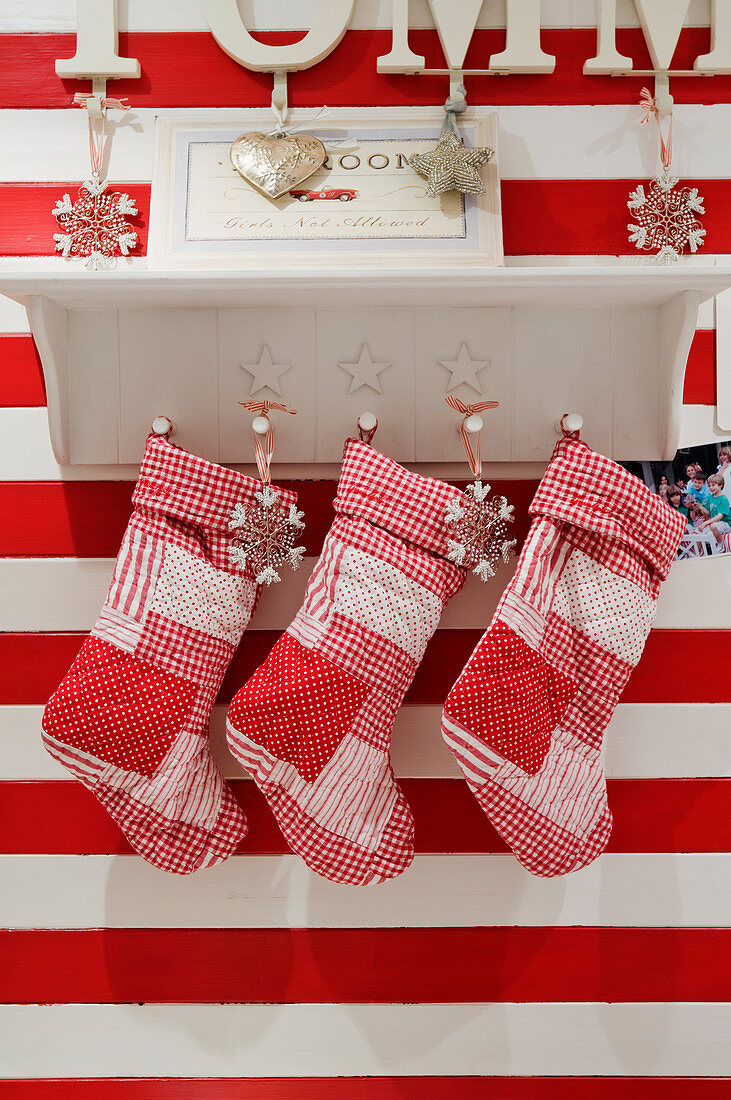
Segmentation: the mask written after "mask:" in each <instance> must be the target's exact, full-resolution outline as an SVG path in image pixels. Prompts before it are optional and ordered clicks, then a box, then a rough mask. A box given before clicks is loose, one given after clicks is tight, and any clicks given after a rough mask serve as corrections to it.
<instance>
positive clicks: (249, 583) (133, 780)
mask: <svg viewBox="0 0 731 1100" xmlns="http://www.w3.org/2000/svg"><path fill="white" fill-rule="evenodd" d="M260 488H261V486H260V485H259V483H258V482H256V481H254V480H253V479H252V478H248V477H244V476H243V475H242V474H238V473H235V472H234V471H232V470H226V469H224V468H223V467H221V466H216V465H214V464H213V463H211V462H206V461H204V460H203V459H200V458H196V457H195V456H193V455H191V454H187V453H186V452H185V451H182V450H180V449H179V448H177V447H174V446H173V445H172V444H171V443H169V442H168V441H167V440H166V439H160V438H155V437H150V439H149V440H148V442H147V449H146V451H145V456H144V460H143V462H142V466H141V469H140V477H139V480H138V482H137V487H136V488H135V492H134V496H133V498H132V499H133V506H134V510H133V512H132V517H131V519H130V522H129V526H128V527H127V531H126V533H125V536H124V540H123V542H122V546H121V549H120V551H119V556H118V558H117V562H116V565H115V568H114V574H113V577H112V583H111V586H110V588H109V593H108V595H107V599H106V602H105V604H104V607H103V608H102V612H101V614H100V616H99V619H98V620H97V623H96V626H95V627H94V629H93V630H92V632H91V634H90V636H89V637H88V638H87V639H86V641H85V642H84V644H83V646H82V648H81V651H80V652H79V655H78V657H77V658H76V660H75V661H74V663H73V665H72V666H71V669H70V670H69V672H68V674H67V676H66V678H65V679H64V681H63V683H62V684H61V686H60V687H59V688H58V690H57V691H56V692H55V694H54V695H53V696H52V698H51V699H50V700H49V702H48V705H47V707H46V710H45V713H44V716H43V740H44V743H45V746H46V748H47V749H48V751H49V752H50V753H51V755H52V756H54V757H55V758H56V759H57V760H59V761H60V762H61V763H62V764H63V765H64V766H65V767H66V768H68V769H69V771H70V772H71V773H72V774H73V775H75V776H76V777H77V778H78V779H80V780H81V782H82V783H83V784H84V786H86V787H88V788H89V790H91V791H92V792H93V794H94V795H95V796H96V797H97V798H98V799H99V801H100V802H101V804H102V805H103V806H104V808H105V809H106V810H107V811H108V813H109V814H111V816H112V817H113V818H114V820H115V821H116V822H117V824H118V825H119V827H120V828H121V829H122V831H123V832H124V834H125V836H126V837H127V839H128V840H129V842H130V844H131V845H132V847H133V848H134V849H135V851H137V852H138V853H139V854H140V855H141V856H143V857H144V858H145V859H146V860H149V862H150V863H153V864H155V865H156V866H157V867H161V868H162V869H163V870H166V871H175V872H178V873H180V874H187V873H188V872H190V871H195V870H197V869H198V868H200V867H210V866H212V865H213V864H215V863H218V862H219V861H220V860H222V859H225V858H226V856H228V855H230V853H231V852H232V851H233V850H234V848H235V847H236V845H237V844H238V842H239V841H240V840H241V839H242V837H244V836H245V834H246V821H245V818H244V816H243V814H242V812H241V810H240V808H239V806H238V805H237V803H236V801H235V800H234V798H233V795H232V794H231V791H230V790H229V788H228V787H227V785H226V784H225V782H224V780H223V778H222V776H221V775H220V773H219V771H218V769H217V768H216V766H215V765H214V763H213V760H212V759H211V755H210V751H209V745H208V720H209V717H210V713H211V707H212V705H213V702H214V700H215V698H216V695H217V693H218V689H219V687H220V684H221V680H222V679H223V675H224V673H225V671H226V668H227V667H228V664H229V662H230V660H231V657H232V656H233V654H234V652H235V650H236V647H237V645H238V643H239V640H240V638H241V635H242V633H243V630H244V628H245V627H246V625H247V623H248V621H249V619H250V617H251V614H252V612H253V609H254V606H255V603H256V598H257V586H256V583H255V581H254V577H253V574H252V572H251V570H250V569H249V570H243V571H242V570H241V569H238V568H237V567H236V566H235V565H234V564H233V562H232V558H231V547H230V538H229V534H230V532H229V518H230V515H231V512H232V509H233V508H234V506H235V505H237V504H240V503H243V504H244V505H246V504H251V503H252V502H253V500H254V493H255V491H256V490H258V489H260ZM279 492H280V495H281V497H282V498H283V499H284V500H285V501H286V503H294V501H295V496H294V494H292V493H287V492H284V491H282V490H279Z"/></svg>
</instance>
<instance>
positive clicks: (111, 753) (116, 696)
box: [44, 638, 196, 776]
mask: <svg viewBox="0 0 731 1100" xmlns="http://www.w3.org/2000/svg"><path fill="white" fill-rule="evenodd" d="M195 693H196V686H195V684H191V683H190V682H189V681H186V680H183V679H181V678H180V677H178V676H173V675H171V673H169V672H158V671H157V670H156V669H155V668H153V667H152V665H149V664H146V663H145V662H144V661H140V660H137V658H135V657H131V656H130V655H129V654H128V653H123V652H122V651H120V650H119V649H117V648H116V646H113V645H110V644H109V643H108V642H105V641H102V640H101V639H100V638H87V640H86V641H85V642H84V644H83V646H82V647H81V651H80V652H79V655H78V657H77V658H76V660H75V661H74V663H73V665H72V666H71V669H70V670H69V673H68V675H67V676H66V679H65V680H64V682H63V684H62V685H61V687H60V689H59V690H58V691H57V692H56V694H55V695H54V696H53V698H52V699H51V701H50V703H49V705H48V707H47V709H46V713H45V717H44V726H45V729H46V731H47V732H48V733H49V734H50V735H51V736H52V737H54V738H55V739H56V740H57V741H61V742H63V743H64V744H66V745H73V746H75V747H76V748H81V749H83V750H84V751H85V752H87V753H90V754H92V755H93V756H95V757H97V758H98V759H99V760H104V761H106V762H107V763H110V764H116V765H117V767H120V768H125V769H126V770H127V771H133V772H138V773H139V774H140V775H146V776H150V775H152V774H153V772H154V770H155V768H156V767H157V765H158V764H159V763H160V761H161V760H162V759H163V757H164V756H165V755H166V754H167V752H168V750H169V749H170V746H171V745H172V744H173V741H174V740H175V738H176V737H177V735H178V732H179V730H180V728H181V726H182V724H183V720H184V719H185V717H186V715H187V714H188V712H189V711H190V708H191V704H192V701H193V697H194V696H195Z"/></svg>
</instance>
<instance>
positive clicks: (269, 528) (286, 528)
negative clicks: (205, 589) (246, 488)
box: [228, 485, 305, 587]
mask: <svg viewBox="0 0 731 1100" xmlns="http://www.w3.org/2000/svg"><path fill="white" fill-rule="evenodd" d="M254 498H255V500H256V503H255V504H253V505H251V506H250V507H248V508H247V507H246V506H245V505H243V504H237V505H236V507H235V508H234V510H233V512H232V513H231V518H230V520H229V523H228V528H229V531H231V532H232V538H231V557H232V559H233V561H234V562H235V563H236V565H239V566H241V567H242V568H244V567H245V566H247V565H249V566H251V568H252V570H253V571H254V575H255V577H256V583H257V584H265V585H267V587H268V586H269V585H270V584H276V583H277V582H278V581H280V580H281V579H282V578H281V576H280V575H279V570H280V569H281V568H282V566H283V565H290V566H291V567H292V569H297V568H298V566H299V565H301V563H302V557H303V555H304V552H305V548H304V546H296V545H295V543H296V541H297V539H298V538H299V532H300V531H302V530H303V529H304V526H305V525H304V522H303V519H302V517H303V516H304V512H300V511H298V510H297V508H296V506H295V505H294V504H290V505H289V508H286V506H284V505H283V504H282V502H281V501H280V499H279V494H278V493H277V491H276V489H273V488H272V486H271V485H262V487H261V491H260V492H257V493H254Z"/></svg>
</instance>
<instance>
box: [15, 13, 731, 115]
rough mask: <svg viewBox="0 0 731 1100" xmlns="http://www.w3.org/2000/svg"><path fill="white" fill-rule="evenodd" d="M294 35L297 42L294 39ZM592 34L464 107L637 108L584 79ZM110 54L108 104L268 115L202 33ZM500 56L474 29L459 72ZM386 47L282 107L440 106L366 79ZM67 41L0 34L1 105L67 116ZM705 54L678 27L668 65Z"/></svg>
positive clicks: (385, 43)
mask: <svg viewBox="0 0 731 1100" xmlns="http://www.w3.org/2000/svg"><path fill="white" fill-rule="evenodd" d="M297 37H299V35H295V36H294V38H297ZM257 38H259V39H260V40H261V41H264V42H268V43H272V44H277V43H279V44H282V43H285V42H290V41H292V40H293V36H292V35H291V34H286V33H282V32H267V33H264V34H257ZM596 41H597V35H596V30H595V29H593V28H591V27H587V28H577V29H573V28H558V29H555V28H554V29H546V30H543V31H542V34H541V42H542V45H543V48H544V50H546V52H547V53H550V54H553V55H554V56H555V57H556V71H555V72H554V73H552V74H550V75H529V74H528V75H524V76H520V75H515V76H510V77H507V78H497V79H496V78H495V77H489V76H488V77H475V76H472V77H470V78H469V80H470V84H469V96H470V102H471V103H476V104H479V103H483V104H496V105H499V104H503V103H524V104H538V103H556V104H561V103H564V104H570V103H587V104H593V103H596V104H598V103H631V104H637V102H638V101H639V97H640V91H641V89H642V87H643V85H644V84H646V83H647V78H645V77H627V78H623V79H621V80H620V79H613V78H612V77H611V76H584V74H583V72H582V69H583V65H584V62H585V61H586V60H587V59H588V58H590V57H593V56H594V55H595V54H596ZM409 42H410V44H411V47H412V49H413V50H414V51H415V52H416V53H418V54H422V55H423V56H424V57H425V58H426V64H427V67H429V68H431V67H435V68H437V67H439V68H441V67H444V65H445V60H444V55H443V53H442V51H441V49H440V46H439V41H438V38H437V34H436V32H435V31H433V30H414V31H412V32H411V33H410V35H409ZM119 45H120V53H121V54H122V55H124V56H128V57H136V58H138V59H139V61H140V64H141V66H142V78H141V79H139V80H115V81H114V83H113V85H112V94H113V95H118V96H127V97H128V98H129V101H130V103H131V104H132V106H133V107H266V106H268V105H269V102H270V100H271V87H272V84H271V77H270V76H268V75H267V74H265V73H254V72H250V71H249V70H247V69H244V68H243V67H242V66H240V65H239V64H238V63H237V62H235V61H233V60H232V59H231V58H230V57H228V55H227V54H225V53H224V52H223V50H221V49H220V47H219V46H217V45H216V42H215V41H214V39H213V36H212V35H211V34H209V33H207V32H205V31H200V32H180V31H179V32H155V33H139V32H135V33H132V34H120V36H119ZM504 46H505V32H504V31H502V30H478V31H476V32H475V34H474V36H473V39H472V44H471V46H470V49H469V52H468V54H467V57H466V60H465V65H466V67H467V68H484V67H485V65H486V64H487V62H488V58H489V56H490V55H491V54H493V53H497V52H498V51H500V50H502V49H503V48H504ZM617 47H618V49H619V50H620V52H621V53H623V54H628V55H629V56H631V57H632V58H633V59H634V63H635V67H636V68H638V69H647V68H652V65H651V63H650V57H649V54H648V51H647V46H646V44H645V40H644V36H643V34H642V31H641V30H640V29H639V28H625V29H621V28H620V29H619V30H618V31H617ZM390 48H391V32H390V31H389V30H357V31H356V30H354V31H349V32H348V33H347V34H346V35H345V37H344V38H343V40H342V41H341V42H340V44H339V45H338V46H337V48H336V49H335V50H333V52H332V53H331V54H330V55H329V56H328V57H326V58H325V59H324V60H323V61H321V62H320V63H319V64H318V65H315V66H313V67H312V68H310V69H304V70H302V71H301V72H298V73H292V74H291V75H290V78H289V100H290V103H291V105H292V106H293V107H305V106H308V107H319V106H321V105H322V104H323V103H331V104H337V105H338V106H369V105H372V106H384V105H388V104H393V105H395V106H405V107H410V106H415V105H419V104H422V105H428V104H434V103H442V102H443V101H444V98H445V95H446V85H447V81H446V77H428V76H421V77H419V76H408V75H395V76H387V75H384V74H379V73H378V72H377V71H376V61H377V58H378V57H379V56H380V55H383V54H387V53H388V52H389V50H390ZM74 49H75V36H74V35H72V34H4V35H0V71H2V73H3V81H2V86H1V87H0V107H17V108H30V107H70V106H71V105H72V102H73V94H74V92H77V91H88V81H86V82H84V81H73V80H69V81H61V80H60V79H59V78H58V77H57V76H56V74H55V72H54V61H55V59H56V58H57V57H71V56H72V55H73V53H74ZM709 49H710V31H709V29H708V28H706V27H700V28H697V27H689V28H686V29H685V30H684V31H683V32H682V34H681V37H680V42H679V45H678V49H677V50H676V53H675V57H674V58H673V67H674V68H681V69H692V68H693V63H694V61H695V58H696V57H697V56H698V55H699V54H703V53H708V51H709ZM673 95H674V97H675V101H676V102H677V103H728V102H731V77H728V76H716V77H714V78H713V79H708V78H707V77H703V76H699V77H697V78H695V77H689V78H684V79H682V80H677V81H676V82H675V83H674V85H673Z"/></svg>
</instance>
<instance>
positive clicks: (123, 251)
mask: <svg viewBox="0 0 731 1100" xmlns="http://www.w3.org/2000/svg"><path fill="white" fill-rule="evenodd" d="M136 213H137V207H136V206H135V203H134V200H133V199H131V198H130V197H129V195H125V194H120V193H119V192H118V191H109V192H108V191H107V185H106V183H105V182H104V181H103V180H99V179H98V178H96V177H94V178H92V179H90V180H86V182H85V183H83V184H82V185H81V187H80V188H79V191H78V196H77V198H76V201H75V202H72V201H71V196H70V195H64V197H63V198H62V199H57V200H56V206H55V208H54V210H53V216H54V218H55V219H56V221H57V222H58V224H59V227H60V228H61V229H62V230H63V232H62V233H54V235H53V239H54V241H55V242H56V251H57V252H60V253H61V255H62V256H63V258H64V259H65V260H68V259H69V258H71V257H75V256H79V257H82V258H85V259H86V266H87V267H88V268H91V269H92V270H94V271H98V270H99V269H100V268H105V267H114V264H115V263H116V257H117V256H118V255H121V256H127V255H129V252H130V250H131V249H133V248H134V247H135V245H136V244H137V233H136V231H135V229H134V228H133V227H132V226H131V225H130V223H129V222H128V221H127V217H129V216H133V215H135V214H136Z"/></svg>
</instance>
